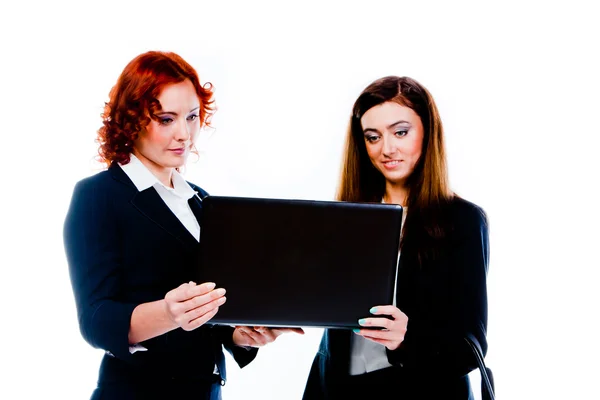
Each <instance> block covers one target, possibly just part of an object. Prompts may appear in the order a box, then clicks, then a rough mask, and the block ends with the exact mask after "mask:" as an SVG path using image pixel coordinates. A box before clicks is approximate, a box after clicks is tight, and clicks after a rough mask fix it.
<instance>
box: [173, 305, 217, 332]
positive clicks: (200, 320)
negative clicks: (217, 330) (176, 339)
mask: <svg viewBox="0 0 600 400" xmlns="http://www.w3.org/2000/svg"><path fill="white" fill-rule="evenodd" d="M218 311H219V307H217V308H213V309H212V310H211V311H209V312H207V313H206V314H203V315H202V316H201V317H199V318H196V319H194V320H192V321H189V322H188V323H187V324H184V325H181V329H183V330H185V331H193V330H194V329H196V328H198V327H200V326H202V325H204V324H205V323H207V322H208V321H210V319H211V318H212V317H214V316H215V315H216V314H217V312H218Z"/></svg>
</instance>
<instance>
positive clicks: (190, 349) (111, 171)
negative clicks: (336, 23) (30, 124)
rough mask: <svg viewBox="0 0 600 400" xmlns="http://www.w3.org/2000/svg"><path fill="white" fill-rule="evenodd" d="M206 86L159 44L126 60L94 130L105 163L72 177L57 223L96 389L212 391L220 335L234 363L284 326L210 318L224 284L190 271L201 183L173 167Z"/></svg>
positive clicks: (218, 370)
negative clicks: (95, 358)
mask: <svg viewBox="0 0 600 400" xmlns="http://www.w3.org/2000/svg"><path fill="white" fill-rule="evenodd" d="M212 96H213V91H212V86H211V85H210V84H201V83H200V80H199V77H198V75H197V73H196V71H195V70H194V68H192V66H190V65H189V64H188V63H187V62H186V61H185V60H183V59H182V58H181V57H180V56H179V55H177V54H175V53H169V52H158V51H150V52H147V53H144V54H140V55H139V56H137V57H135V58H134V59H133V60H131V61H130V62H129V63H128V64H127V66H126V67H125V69H124V70H123V72H122V73H121V75H120V77H119V79H118V81H117V83H116V85H115V86H114V87H113V88H112V90H111V92H110V96H109V97H110V99H109V101H108V102H107V103H106V106H105V109H104V113H103V116H102V117H103V126H102V127H101V128H100V129H99V131H98V142H99V145H100V148H99V155H100V159H101V160H102V161H103V162H104V163H105V164H106V166H107V169H106V170H105V171H102V172H99V173H97V174H95V175H93V176H91V177H88V178H85V179H83V180H81V181H80V182H78V183H77V184H76V186H75V189H74V192H73V195H72V199H71V204H70V207H69V210H68V214H67V217H66V221H65V225H64V243H65V249H66V254H67V259H68V263H69V273H70V277H71V283H72V287H73V292H74V295H75V301H76V305H77V314H78V318H79V326H80V330H81V334H82V336H83V338H84V339H85V340H86V341H87V342H88V343H89V344H90V345H92V346H93V347H96V348H99V349H102V350H104V351H105V355H104V357H103V359H102V364H101V366H100V372H99V378H98V386H97V388H96V390H95V391H94V392H93V394H92V398H93V399H110V400H117V399H128V400H131V399H155V398H156V399H174V398H186V399H211V400H215V399H220V398H221V386H222V385H223V384H225V380H226V369H225V357H224V353H223V346H224V347H225V348H226V349H227V350H228V351H230V352H231V354H232V355H233V357H234V359H235V360H236V361H237V363H238V364H239V365H240V367H243V366H245V365H247V364H248V363H249V362H251V361H252V360H253V359H254V357H255V356H256V347H259V346H262V345H264V344H266V343H269V342H272V341H273V340H275V339H276V337H277V336H279V335H280V334H281V333H282V332H283V331H285V329H269V328H263V327H259V328H257V329H252V328H248V327H237V328H235V329H234V328H232V327H229V326H217V325H209V324H207V322H209V321H210V319H211V318H212V317H213V316H214V315H215V314H216V313H217V312H218V310H219V307H220V306H222V305H223V304H224V303H225V296H224V295H225V289H223V288H217V287H216V285H215V283H213V282H205V283H201V284H196V283H195V282H193V279H194V268H195V266H196V260H197V252H198V248H199V239H200V228H201V227H200V215H201V212H202V200H201V198H203V197H204V196H206V195H207V193H206V192H205V191H204V190H203V189H202V188H200V187H198V186H196V185H194V184H192V183H189V182H187V181H186V180H185V179H184V178H183V176H182V175H181V174H180V173H179V172H178V170H179V168H180V167H182V166H184V165H185V162H186V159H187V156H188V155H189V153H190V152H191V151H193V149H194V141H195V140H196V139H197V137H198V135H199V134H200V131H201V127H203V126H206V125H208V124H209V123H210V117H211V115H212V113H213V111H214V109H213V100H212ZM298 331H300V332H301V330H298Z"/></svg>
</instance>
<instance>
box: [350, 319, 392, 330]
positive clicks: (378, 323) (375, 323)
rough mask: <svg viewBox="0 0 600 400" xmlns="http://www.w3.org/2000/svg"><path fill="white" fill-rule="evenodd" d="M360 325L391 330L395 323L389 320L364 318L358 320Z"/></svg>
mask: <svg viewBox="0 0 600 400" xmlns="http://www.w3.org/2000/svg"><path fill="white" fill-rule="evenodd" d="M358 323H359V325H361V326H368V327H380V328H384V329H391V328H392V326H393V324H394V321H393V320H391V319H388V318H363V319H359V320H358Z"/></svg>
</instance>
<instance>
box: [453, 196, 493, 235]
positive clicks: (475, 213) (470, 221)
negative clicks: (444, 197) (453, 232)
mask: <svg viewBox="0 0 600 400" xmlns="http://www.w3.org/2000/svg"><path fill="white" fill-rule="evenodd" d="M450 210H451V213H452V217H453V219H454V222H455V226H458V227H461V226H462V227H465V228H479V230H482V229H485V230H487V227H488V217H487V213H486V211H485V210H484V209H483V208H482V207H481V206H479V205H478V204H475V203H473V202H472V201H469V200H466V199H464V198H462V197H460V196H454V198H453V199H452V200H451V202H450Z"/></svg>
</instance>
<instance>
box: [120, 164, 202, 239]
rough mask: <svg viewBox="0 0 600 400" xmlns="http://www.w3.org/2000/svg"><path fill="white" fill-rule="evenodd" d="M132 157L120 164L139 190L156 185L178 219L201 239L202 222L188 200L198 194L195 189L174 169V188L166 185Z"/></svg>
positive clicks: (159, 193)
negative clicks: (125, 162) (195, 214)
mask: <svg viewBox="0 0 600 400" xmlns="http://www.w3.org/2000/svg"><path fill="white" fill-rule="evenodd" d="M130 158H131V160H130V161H129V163H128V164H125V165H121V164H119V165H121V168H122V169H123V171H124V172H125V173H126V174H127V176H128V177H129V179H131V181H132V182H133V184H134V185H135V187H136V188H137V190H139V191H140V192H141V191H143V190H146V189H148V188H149V187H154V189H155V190H156V191H157V192H158V195H159V196H160V198H161V199H163V201H164V202H165V204H166V205H167V206H168V207H169V209H170V210H171V211H172V212H173V214H175V216H176V217H177V219H179V221H180V222H181V223H182V224H183V226H185V228H186V229H187V230H188V231H189V232H190V234H191V235H192V236H193V237H194V238H196V240H198V241H200V224H198V220H197V219H196V217H195V216H194V213H193V212H192V209H191V208H190V205H189V204H188V200H189V199H190V198H192V197H193V196H194V195H195V194H196V192H195V191H194V189H192V188H191V186H190V185H189V184H188V183H187V182H186V181H185V179H184V178H183V177H182V176H181V175H180V174H179V173H178V172H177V171H176V170H173V175H172V177H171V181H172V182H173V188H170V187H168V186H165V185H164V184H163V183H162V182H161V181H159V180H158V178H157V177H156V176H154V174H153V173H152V172H150V170H149V169H148V168H146V166H145V165H144V164H142V162H141V161H140V159H139V158H137V157H136V156H134V155H133V153H132V154H131V155H130Z"/></svg>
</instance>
